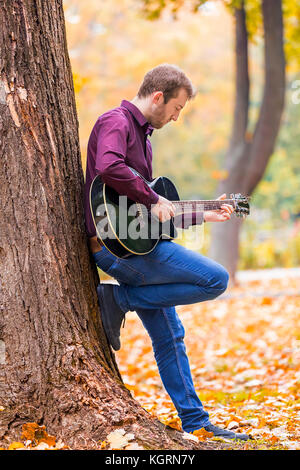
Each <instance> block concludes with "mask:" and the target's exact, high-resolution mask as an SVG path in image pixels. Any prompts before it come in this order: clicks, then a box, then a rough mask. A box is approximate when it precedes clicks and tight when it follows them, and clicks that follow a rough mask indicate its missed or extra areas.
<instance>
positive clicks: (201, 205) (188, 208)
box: [172, 199, 236, 213]
mask: <svg viewBox="0 0 300 470" xmlns="http://www.w3.org/2000/svg"><path fill="white" fill-rule="evenodd" d="M172 202H173V204H174V205H175V207H176V212H177V211H178V212H179V213H183V212H184V213H186V212H200V211H209V210H211V211H213V210H218V209H220V208H221V206H222V205H223V204H230V205H231V206H233V207H234V208H235V207H236V204H235V201H234V200H233V199H222V200H219V199H217V200H203V201H202V200H197V201H172Z"/></svg>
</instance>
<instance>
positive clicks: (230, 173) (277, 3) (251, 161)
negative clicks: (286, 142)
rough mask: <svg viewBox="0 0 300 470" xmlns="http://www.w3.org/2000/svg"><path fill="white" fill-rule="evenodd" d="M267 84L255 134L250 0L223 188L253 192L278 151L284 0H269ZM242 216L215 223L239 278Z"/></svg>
mask: <svg viewBox="0 0 300 470" xmlns="http://www.w3.org/2000/svg"><path fill="white" fill-rule="evenodd" d="M262 14H263V30H264V64H265V65H264V72H265V79H264V89H263V97H262V102H261V106H260V111H259V115H258V118H257V122H256V124H255V128H254V132H253V134H252V133H250V132H248V126H249V119H248V115H249V87H250V75H249V68H248V32H247V22H246V13H245V1H244V0H243V1H241V2H238V6H237V7H235V8H234V17H235V38H236V39H235V58H236V61H235V68H236V77H235V106H234V118H233V125H232V133H231V138H230V143H229V148H228V152H227V155H226V158H225V167H226V171H227V177H226V178H225V179H224V180H222V181H221V182H220V185H219V187H218V193H220V192H221V193H223V192H225V193H227V194H230V193H239V192H241V193H243V194H247V195H249V196H250V195H251V194H252V193H253V191H254V190H255V188H256V187H257V185H258V183H259V182H260V180H261V179H262V177H263V175H264V172H265V169H266V167H267V164H268V161H269V159H270V157H271V155H272V153H273V150H274V146H275V143H276V138H277V135H278V132H279V128H280V123H281V116H282V112H283V109H284V95H285V57H284V50H283V18H282V1H281V0H263V1H262ZM241 225H242V221H241V220H240V219H232V220H230V222H228V223H227V224H226V226H225V227H220V226H218V225H217V224H214V227H213V229H212V244H211V256H212V257H213V258H215V259H217V260H218V261H219V262H221V263H222V264H223V265H224V266H226V267H227V269H228V270H229V273H230V275H231V279H232V280H234V277H235V272H236V268H237V262H238V247H239V233H240V229H241Z"/></svg>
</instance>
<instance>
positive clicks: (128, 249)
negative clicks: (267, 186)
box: [90, 168, 250, 258]
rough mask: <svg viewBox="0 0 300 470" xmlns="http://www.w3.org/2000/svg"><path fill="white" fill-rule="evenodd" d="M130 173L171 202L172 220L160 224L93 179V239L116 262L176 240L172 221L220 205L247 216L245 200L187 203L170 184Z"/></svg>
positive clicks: (235, 196)
mask: <svg viewBox="0 0 300 470" xmlns="http://www.w3.org/2000/svg"><path fill="white" fill-rule="evenodd" d="M130 169H131V171H132V172H133V173H134V174H135V175H136V176H139V177H140V178H142V179H143V181H144V182H145V183H146V184H148V186H149V187H150V188H151V189H153V191H155V192H156V193H157V194H158V195H160V196H163V197H165V198H166V199H169V200H170V201H172V202H173V204H174V205H175V208H176V213H175V217H172V218H171V219H170V220H168V221H166V222H160V221H159V220H158V219H157V217H155V216H154V215H153V214H152V213H151V211H150V210H149V209H147V208H146V207H145V206H144V205H142V204H140V203H137V202H135V201H132V200H131V199H129V198H127V197H126V196H123V195H120V194H119V193H118V192H117V191H115V190H114V189H113V188H111V187H110V186H108V185H107V184H105V183H103V182H102V180H101V177H100V176H99V175H97V176H96V177H95V178H94V180H93V182H92V184H91V188H90V208H91V213H92V217H93V222H94V225H95V228H96V233H97V237H98V238H99V239H100V240H101V242H102V243H103V244H104V246H105V247H106V248H107V249H108V250H109V251H110V252H111V253H112V254H113V255H115V256H117V257H118V258H126V257H128V256H130V255H133V254H134V255H145V254H147V253H150V252H151V251H152V250H153V249H154V248H155V246H156V245H157V243H158V242H159V241H160V240H172V239H175V238H176V237H177V230H176V227H175V223H174V219H176V218H178V217H189V218H191V216H192V214H193V217H196V220H197V215H199V214H201V213H202V212H203V211H207V210H218V209H220V208H221V206H222V205H223V204H230V205H231V206H232V207H233V208H234V213H235V215H236V216H238V217H246V216H247V215H249V213H250V207H249V199H250V198H249V197H246V196H242V195H241V194H231V195H230V198H229V199H223V200H195V201H194V200H191V201H189V200H187V201H182V200H180V198H179V195H178V192H177V189H176V187H175V185H174V184H173V183H172V181H171V180H170V179H169V178H167V177H165V176H159V177H158V178H155V179H154V180H153V181H151V182H149V181H147V180H145V178H143V176H142V175H140V174H139V173H138V172H137V171H136V170H134V169H133V168H130Z"/></svg>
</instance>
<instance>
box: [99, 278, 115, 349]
mask: <svg viewBox="0 0 300 470" xmlns="http://www.w3.org/2000/svg"><path fill="white" fill-rule="evenodd" d="M101 287H102V286H100V289H97V293H98V298H99V302H100V312H101V320H102V323H103V327H104V332H105V334H106V337H107V340H108V342H109V344H110V345H111V347H112V348H113V349H114V350H115V351H119V349H120V348H121V344H120V342H119V341H118V343H115V341H114V339H113V338H114V336H115V335H114V334H113V332H112V330H111V328H110V324H109V322H108V321H107V317H108V316H109V315H108V314H107V305H106V302H105V297H104V295H103V289H102V288H101ZM105 310H106V312H105Z"/></svg>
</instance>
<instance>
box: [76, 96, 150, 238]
mask: <svg viewBox="0 0 300 470" xmlns="http://www.w3.org/2000/svg"><path fill="white" fill-rule="evenodd" d="M152 132H153V128H152V127H151V126H150V124H149V123H148V121H147V120H146V118H145V116H144V115H143V114H142V113H141V112H140V110H139V109H138V108H137V107H136V106H135V105H134V104H132V103H130V102H129V101H126V100H123V101H122V103H121V106H119V107H118V108H114V109H112V110H110V111H107V112H106V113H104V114H102V116H100V117H99V118H98V120H97V121H96V124H95V125H94V127H93V130H92V133H91V135H90V138H89V142H88V149H87V166H86V182H85V222H86V229H87V234H88V236H90V237H92V236H94V235H96V230H95V227H94V224H93V219H92V215H91V211H90V207H89V191H90V186H91V183H92V181H93V179H94V178H95V176H96V175H98V174H99V175H101V179H102V181H103V182H104V183H106V184H108V185H109V186H111V187H112V188H113V189H115V190H116V191H117V192H118V193H119V194H121V195H126V196H127V197H129V198H130V199H132V200H133V201H136V202H140V203H142V204H144V205H145V206H147V207H150V206H151V204H156V202H157V201H158V194H156V193H155V192H154V191H153V190H152V189H151V188H149V186H148V185H147V184H146V183H144V181H143V180H142V178H140V177H138V176H135V175H134V174H133V173H132V171H131V170H130V169H129V168H128V166H131V167H132V168H134V169H135V170H137V171H138V172H139V173H140V174H141V175H142V176H143V177H144V178H145V179H146V180H148V181H151V180H152V148H151V143H150V140H149V139H148V136H150V135H151V134H152Z"/></svg>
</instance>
